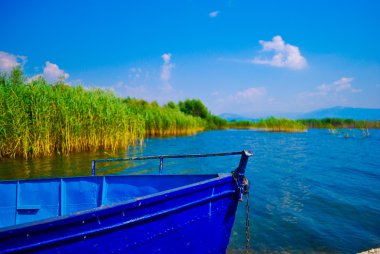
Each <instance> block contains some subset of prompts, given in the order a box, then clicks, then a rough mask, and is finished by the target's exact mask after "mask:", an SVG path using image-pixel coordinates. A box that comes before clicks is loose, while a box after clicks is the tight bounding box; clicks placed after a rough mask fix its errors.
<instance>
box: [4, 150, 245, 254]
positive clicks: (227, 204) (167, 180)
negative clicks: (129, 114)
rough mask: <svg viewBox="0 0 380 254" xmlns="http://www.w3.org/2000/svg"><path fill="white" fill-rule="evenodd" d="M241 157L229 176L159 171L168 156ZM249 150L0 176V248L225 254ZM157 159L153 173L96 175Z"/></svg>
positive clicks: (106, 160) (85, 251)
mask: <svg viewBox="0 0 380 254" xmlns="http://www.w3.org/2000/svg"><path fill="white" fill-rule="evenodd" d="M227 155H241V157H240V162H239V165H238V167H237V168H236V169H235V170H233V172H232V173H227V174H226V173H221V174H206V175H163V174H162V173H163V161H164V159H170V158H189V157H191V158H194V157H207V156H227ZM251 155H252V153H251V152H249V151H242V152H232V153H217V154H201V155H162V156H148V157H134V158H120V159H103V160H95V161H93V165H92V176H87V177H70V178H56V179H35V180H18V181H0V253H79V252H81V251H82V252H83V253H92V254H93V253H225V252H226V249H227V246H228V243H229V238H230V234H231V229H232V226H233V223H234V219H235V212H236V208H237V205H238V201H239V200H241V199H242V196H243V195H244V194H245V193H247V180H246V178H245V176H244V174H245V168H246V165H247V161H248V158H249V156H251ZM147 159H158V160H159V162H160V164H159V165H160V166H159V173H160V174H158V175H126V176H96V165H97V163H102V162H109V161H125V160H147Z"/></svg>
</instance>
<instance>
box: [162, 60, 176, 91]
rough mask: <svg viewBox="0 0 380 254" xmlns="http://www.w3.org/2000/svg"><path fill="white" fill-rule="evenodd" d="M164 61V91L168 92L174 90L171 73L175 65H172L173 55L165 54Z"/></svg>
mask: <svg viewBox="0 0 380 254" xmlns="http://www.w3.org/2000/svg"><path fill="white" fill-rule="evenodd" d="M161 58H162V60H164V64H163V65H162V69H161V81H162V83H163V86H162V89H163V90H166V91H171V90H173V87H172V85H171V84H170V77H171V71H172V69H173V68H174V64H173V63H171V58H172V54H171V53H165V54H163V55H162V56H161Z"/></svg>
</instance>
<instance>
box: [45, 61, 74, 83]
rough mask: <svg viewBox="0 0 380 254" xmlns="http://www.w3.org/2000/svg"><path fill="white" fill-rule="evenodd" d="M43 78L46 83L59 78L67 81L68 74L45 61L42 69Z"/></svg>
mask: <svg viewBox="0 0 380 254" xmlns="http://www.w3.org/2000/svg"><path fill="white" fill-rule="evenodd" d="M44 76H45V78H46V80H47V81H49V82H55V81H57V80H58V79H59V78H63V79H67V78H68V77H69V74H68V73H66V72H64V71H63V70H61V69H60V68H59V67H58V65H56V64H53V63H51V62H49V61H47V62H46V63H45V67H44Z"/></svg>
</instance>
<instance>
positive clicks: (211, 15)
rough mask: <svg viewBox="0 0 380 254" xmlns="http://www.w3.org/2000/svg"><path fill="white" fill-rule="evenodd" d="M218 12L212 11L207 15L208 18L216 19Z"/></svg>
mask: <svg viewBox="0 0 380 254" xmlns="http://www.w3.org/2000/svg"><path fill="white" fill-rule="evenodd" d="M219 13H220V11H212V12H210V13H209V14H208V16H209V17H210V18H216V17H217V16H218V15H219Z"/></svg>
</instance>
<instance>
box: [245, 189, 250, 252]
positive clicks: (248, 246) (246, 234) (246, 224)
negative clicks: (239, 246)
mask: <svg viewBox="0 0 380 254" xmlns="http://www.w3.org/2000/svg"><path fill="white" fill-rule="evenodd" d="M245 197H246V200H247V203H246V205H245V208H246V209H245V211H246V218H245V239H246V245H245V249H246V251H245V253H246V254H249V252H250V248H251V246H250V240H251V236H250V232H249V231H250V226H249V192H247V193H246V196H245Z"/></svg>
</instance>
